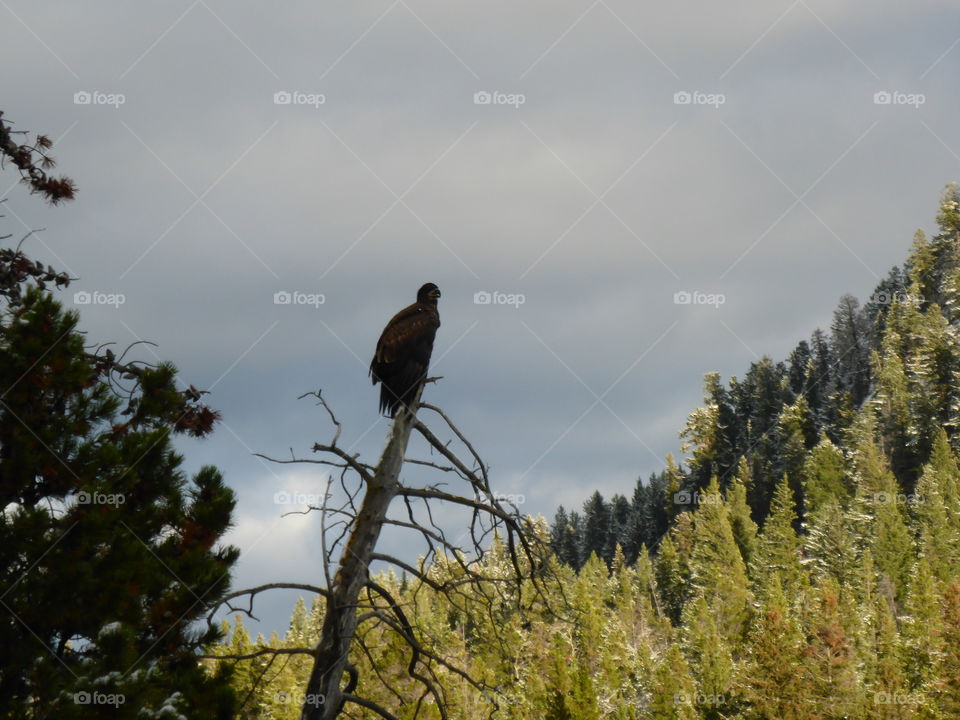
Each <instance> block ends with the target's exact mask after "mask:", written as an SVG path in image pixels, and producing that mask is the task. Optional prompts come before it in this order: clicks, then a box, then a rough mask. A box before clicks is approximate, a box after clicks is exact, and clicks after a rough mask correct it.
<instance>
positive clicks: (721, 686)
mask: <svg viewBox="0 0 960 720" xmlns="http://www.w3.org/2000/svg"><path fill="white" fill-rule="evenodd" d="M684 630H685V634H686V638H685V645H686V648H687V655H688V657H689V658H690V663H691V667H692V670H693V675H694V677H696V678H697V680H698V693H697V705H698V706H699V710H700V714H701V715H702V717H704V718H707V719H712V718H722V717H726V716H727V708H728V706H729V705H731V703H732V697H731V694H730V690H731V683H732V680H733V658H732V657H731V656H730V648H729V646H728V645H727V644H726V643H725V642H724V640H723V638H721V637H720V633H719V632H717V625H716V623H715V622H714V620H713V613H712V611H711V610H710V607H709V605H708V603H707V601H706V599H705V598H704V597H702V596H700V597H698V598H697V599H696V600H694V601H693V602H692V603H691V605H690V612H689V613H688V617H687V619H686V622H685V623H684Z"/></svg>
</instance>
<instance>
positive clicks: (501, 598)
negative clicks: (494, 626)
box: [218, 387, 559, 720]
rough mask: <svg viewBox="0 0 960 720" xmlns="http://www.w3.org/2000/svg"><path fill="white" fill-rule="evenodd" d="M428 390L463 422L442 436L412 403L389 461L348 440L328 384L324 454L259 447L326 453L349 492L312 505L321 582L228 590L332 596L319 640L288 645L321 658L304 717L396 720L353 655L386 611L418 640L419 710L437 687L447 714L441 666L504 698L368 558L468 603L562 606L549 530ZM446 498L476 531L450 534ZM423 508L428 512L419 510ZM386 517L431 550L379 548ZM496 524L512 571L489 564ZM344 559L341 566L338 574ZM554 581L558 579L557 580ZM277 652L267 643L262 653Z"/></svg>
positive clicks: (411, 640) (461, 604)
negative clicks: (397, 552)
mask: <svg viewBox="0 0 960 720" xmlns="http://www.w3.org/2000/svg"><path fill="white" fill-rule="evenodd" d="M421 392H422V387H421V389H420V391H418V393H417V395H416V398H415V400H414V404H413V406H414V407H417V408H418V409H422V410H425V411H427V412H428V413H430V414H431V415H432V416H434V417H435V418H437V419H439V421H440V422H441V423H442V425H443V427H444V428H445V429H444V431H443V434H447V433H449V434H452V437H451V438H450V439H449V440H448V441H443V440H441V439H440V438H439V437H438V436H437V435H436V434H435V433H434V432H433V431H432V430H430V429H429V428H428V427H427V425H426V424H424V423H423V422H421V421H420V420H419V418H418V417H417V415H416V414H415V413H413V412H410V411H408V410H401V412H399V413H398V414H397V416H396V418H395V419H394V420H393V424H392V426H391V429H390V435H389V438H388V441H387V445H386V448H385V449H384V450H383V453H382V455H381V457H380V460H379V462H378V463H377V465H376V466H371V465H368V464H366V463H363V462H362V461H361V460H359V458H358V455H356V454H350V453H349V452H347V451H346V450H344V449H343V448H341V447H340V446H339V445H338V444H337V443H338V441H339V438H340V432H341V429H342V428H341V425H340V423H339V421H338V420H337V418H336V416H335V415H334V413H333V411H332V410H331V409H330V407H329V406H328V405H327V403H326V401H325V399H324V398H323V397H322V396H321V394H320V393H319V392H317V393H308V395H310V396H312V397H315V398H316V399H317V401H318V403H319V405H321V406H322V407H323V408H324V410H325V411H326V413H327V415H328V417H329V419H330V421H331V422H332V424H333V426H334V434H333V438H332V440H331V441H330V442H329V443H327V444H320V443H318V444H316V445H314V447H313V451H314V452H315V453H317V454H319V455H321V456H322V457H321V458H296V457H291V459H287V460H281V459H276V458H271V457H268V456H265V455H261V456H260V457H263V458H264V459H267V460H270V461H272V462H278V463H315V464H320V465H325V466H328V467H332V468H336V469H337V470H338V471H339V486H340V490H341V491H342V493H340V494H341V495H342V496H343V497H345V500H342V501H339V503H334V502H333V500H332V498H333V493H332V492H330V491H329V488H328V492H327V493H326V494H325V496H324V502H323V503H322V504H321V505H320V506H319V507H314V508H311V510H312V511H319V513H320V522H321V525H322V527H321V537H322V538H323V548H322V551H323V571H324V584H323V586H322V587H320V586H317V587H313V586H303V585H300V586H297V585H291V584H283V583H276V584H271V585H267V586H261V587H258V588H251V589H248V590H241V591H238V592H235V593H232V594H231V595H229V596H227V598H226V599H225V601H224V602H225V603H226V605H227V607H228V608H229V609H230V610H239V611H241V612H246V613H247V614H252V613H251V610H252V606H253V598H254V596H255V595H256V594H257V593H260V592H263V591H265V590H269V589H273V588H279V587H285V588H290V587H300V588H303V589H306V588H308V587H309V588H310V589H311V590H312V591H313V592H316V593H318V594H320V595H322V596H323V597H324V599H325V608H326V612H325V614H324V619H323V625H322V628H321V632H320V640H319V642H318V644H317V646H316V647H314V648H300V649H295V650H291V649H289V648H287V649H286V650H284V653H285V654H287V655H289V654H290V653H291V652H301V653H303V654H309V655H311V656H312V657H313V668H312V671H311V673H310V677H309V680H308V681H307V685H306V688H305V692H304V696H303V706H302V712H301V718H302V720H333V718H336V717H338V716H340V714H341V712H343V711H344V707H345V706H346V705H348V704H354V705H357V706H360V707H363V708H367V709H368V710H371V711H372V712H374V713H376V714H377V715H379V716H380V717H383V718H387V719H388V720H396V718H395V716H394V715H393V714H392V713H391V712H390V711H389V710H388V709H387V708H384V707H382V706H381V705H379V704H378V703H376V702H374V701H373V700H371V699H370V698H367V697H362V696H361V695H360V694H358V693H357V692H356V690H357V685H358V679H359V678H358V670H357V668H356V667H355V666H354V665H353V664H352V663H351V654H357V655H363V654H366V655H367V656H368V657H370V651H369V649H368V648H367V647H366V646H365V645H364V635H363V633H362V632H358V629H359V628H361V627H362V626H365V625H366V624H368V623H378V624H380V625H381V626H382V627H384V628H387V629H389V630H390V631H391V632H393V633H396V635H397V636H399V637H400V638H401V639H402V640H403V642H404V643H405V645H406V647H407V648H408V649H409V652H410V660H409V664H408V666H407V675H408V677H409V678H411V679H413V680H415V681H416V683H417V684H418V685H419V687H420V688H421V690H420V693H419V696H418V697H412V698H405V701H407V702H410V703H415V705H416V708H417V712H419V709H420V707H421V706H425V705H424V704H425V701H426V700H427V699H428V698H429V699H430V700H431V701H432V704H431V706H432V707H435V708H437V710H438V711H439V713H440V715H441V717H442V718H446V717H447V711H446V705H447V703H446V700H445V689H444V687H443V684H442V682H440V681H439V679H438V673H437V669H438V668H443V669H444V670H445V671H446V672H448V673H450V674H452V675H455V676H457V677H459V678H460V679H461V680H463V681H464V682H466V683H468V684H470V685H471V686H473V687H474V688H475V689H476V690H477V691H478V692H479V693H482V694H483V695H484V697H485V699H486V700H487V701H488V702H489V703H490V713H491V715H492V713H493V712H495V711H496V709H497V708H498V707H499V704H498V702H497V698H498V691H497V689H496V688H492V687H488V686H487V685H486V684H485V683H484V682H482V681H481V680H480V679H478V678H474V677H472V676H471V675H470V674H469V672H467V670H466V669H464V668H461V667H458V666H457V665H456V664H454V663H453V662H452V661H451V660H450V659H448V658H445V657H443V655H442V654H441V653H439V652H437V651H436V650H435V649H434V648H433V647H432V643H431V641H430V640H431V639H430V637H429V634H428V633H425V632H424V631H423V629H422V628H421V627H419V625H418V619H417V618H416V616H415V615H414V614H411V613H408V612H407V611H406V610H405V609H404V607H403V605H402V603H401V602H400V601H399V600H398V598H396V597H394V596H393V594H392V593H391V592H390V590H389V589H387V588H385V587H383V586H382V585H381V584H378V583H377V582H376V581H375V580H374V579H373V578H372V577H371V575H370V572H369V567H370V565H371V563H373V562H377V561H379V562H384V563H388V564H390V565H393V566H394V567H396V568H398V569H400V570H402V571H403V572H405V573H406V574H408V575H410V576H412V577H413V578H414V579H415V581H416V582H418V583H419V584H420V585H421V586H424V587H427V588H429V589H430V590H432V591H434V592H436V593H437V594H438V595H439V596H442V597H443V598H444V600H445V601H446V602H448V603H450V605H451V606H452V607H453V608H456V609H458V610H460V611H463V612H466V613H469V612H471V611H472V612H476V611H477V610H476V608H477V599H478V598H480V603H479V607H481V608H482V612H485V613H489V614H490V615H491V617H492V616H493V615H494V614H495V613H496V612H499V611H500V610H501V609H503V608H504V607H508V606H512V607H514V608H516V610H517V611H518V612H520V613H526V612H528V611H529V610H530V609H531V608H533V607H534V606H535V607H537V608H538V611H543V612H548V613H551V614H559V613H555V610H554V608H553V607H552V606H551V599H550V598H551V596H552V595H551V594H549V593H548V592H547V583H548V582H549V581H550V577H551V575H550V572H549V568H550V567H551V565H550V563H549V551H548V549H547V547H546V540H545V538H544V537H542V536H541V535H539V534H537V533H535V532H533V525H532V523H531V521H530V520H529V519H528V518H524V517H523V516H521V515H520V513H519V511H518V510H517V508H516V506H515V505H513V504H512V503H508V502H505V501H504V500H502V499H501V498H500V497H498V496H497V495H496V494H495V493H494V492H493V491H492V489H491V486H490V480H489V477H488V471H487V467H486V465H485V464H484V463H483V461H482V459H481V457H480V455H479V454H478V453H477V451H476V450H475V448H474V447H473V446H472V445H471V443H470V442H469V441H468V440H467V438H466V437H465V436H464V435H463V433H461V432H460V430H459V429H457V427H456V426H455V425H454V424H453V422H452V421H451V419H450V418H449V417H448V416H447V415H446V414H445V413H444V412H443V411H442V410H441V409H440V408H438V407H435V406H433V405H428V404H421V403H420V394H421ZM303 397H306V396H303ZM413 431H416V432H417V433H418V434H419V435H420V436H421V437H422V438H423V439H424V440H425V441H426V442H427V444H428V446H429V448H430V451H431V453H432V454H435V455H434V457H433V458H432V459H422V458H407V457H406V452H407V445H408V441H409V439H410V435H411V433H412V432H413ZM452 446H453V447H459V448H461V450H459V452H461V453H462V454H464V455H465V456H466V457H468V458H469V459H467V460H464V459H462V458H461V457H460V456H459V455H458V454H457V451H455V450H454V449H452ZM437 456H438V457H437ZM405 463H409V464H412V465H416V466H420V467H427V468H431V469H432V470H434V471H438V472H442V473H445V474H450V475H453V476H456V477H457V478H458V479H457V481H456V483H457V485H458V486H459V489H447V488H446V487H445V485H444V484H441V483H437V484H431V485H427V486H425V487H410V486H407V485H404V484H403V483H402V482H401V480H400V471H401V469H402V468H403V467H404V464H405ZM437 503H443V504H446V505H452V506H456V507H459V508H462V509H464V511H465V512H466V513H467V514H469V517H470V520H469V522H468V527H467V532H465V533H464V536H467V537H469V540H466V541H463V542H461V541H460V540H459V539H451V538H450V537H448V534H447V533H446V532H445V530H444V528H443V527H442V526H441V525H440V524H438V523H437V522H436V521H435V519H434V518H435V515H434V513H435V511H436V510H435V509H434V508H433V504H437ZM396 506H401V507H402V517H392V516H391V515H390V514H389V512H390V510H391V509H392V508H395V507H396ZM418 511H419V512H420V513H421V514H422V515H424V516H425V517H426V518H427V519H426V520H423V519H421V518H420V517H418ZM387 526H395V527H399V528H404V529H407V530H409V531H411V532H414V533H416V534H418V535H419V536H420V538H421V539H422V540H423V541H424V542H425V543H426V548H427V551H426V553H424V555H423V556H422V558H421V560H420V562H419V563H417V564H414V563H411V562H408V561H405V560H403V559H401V558H398V557H395V556H394V555H391V554H389V553H385V552H382V551H381V550H380V549H378V547H377V543H378V540H379V538H380V534H381V530H382V529H383V528H384V527H387ZM495 536H496V537H498V538H500V541H501V543H502V546H503V547H504V549H505V554H506V556H507V557H508V558H509V566H510V572H509V577H502V576H498V577H497V576H494V574H492V573H490V572H488V571H487V570H485V568H484V565H483V560H484V557H485V554H486V553H487V552H489V547H490V544H491V542H492V540H493V538H494V537H495ZM461 537H462V536H461ZM435 561H443V562H447V563H452V564H453V565H454V567H456V570H457V574H456V577H453V578H444V577H441V578H438V577H437V576H436V575H432V574H431V573H430V571H429V565H430V563H432V562H435ZM333 568H335V572H333V573H332V578H331V570H332V569H333ZM551 585H552V586H553V587H556V585H555V584H553V583H551ZM244 596H245V597H246V598H247V604H246V607H243V606H237V605H235V604H234V601H235V600H236V599H238V598H240V597H244ZM553 596H555V595H553ZM470 603H472V604H470ZM468 605H469V607H468ZM270 653H271V650H270V649H269V648H267V649H264V650H261V651H258V653H257V654H260V655H263V654H270ZM218 658H219V659H221V660H223V659H229V658H230V656H229V655H226V656H225V655H219V656H218ZM233 659H240V658H233ZM274 659H276V658H274ZM378 680H379V681H380V682H381V683H383V684H385V685H387V687H388V689H389V690H390V691H391V693H392V694H393V695H394V696H396V697H398V698H399V697H400V693H399V692H398V690H396V689H395V688H393V687H390V686H389V681H387V680H386V679H384V678H383V677H378ZM415 716H416V715H415Z"/></svg>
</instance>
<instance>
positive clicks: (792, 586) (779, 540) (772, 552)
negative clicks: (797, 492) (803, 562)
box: [751, 476, 806, 600]
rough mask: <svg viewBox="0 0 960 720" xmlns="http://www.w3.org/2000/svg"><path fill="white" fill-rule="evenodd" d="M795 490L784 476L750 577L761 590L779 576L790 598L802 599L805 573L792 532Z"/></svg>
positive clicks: (796, 538) (794, 513)
mask: <svg viewBox="0 0 960 720" xmlns="http://www.w3.org/2000/svg"><path fill="white" fill-rule="evenodd" d="M794 507H795V506H794V500H793V490H792V489H791V488H790V483H789V482H788V480H787V477H786V476H784V477H783V479H782V480H781V481H780V484H779V485H777V489H776V491H774V495H773V502H772V504H771V506H770V515H769V516H768V517H767V524H766V525H764V527H763V532H761V533H760V537H759V539H758V541H757V549H756V552H755V554H754V560H753V565H752V567H751V576H752V578H753V581H754V585H755V587H757V589H758V590H759V589H760V588H762V587H764V586H765V585H767V584H768V578H769V576H770V575H771V574H773V573H776V574H777V575H778V576H779V578H780V582H781V583H782V585H783V590H784V592H785V593H786V594H787V596H788V597H791V598H796V599H798V600H800V599H801V598H802V597H803V594H804V592H805V586H806V582H805V579H806V577H805V573H804V572H803V569H802V568H801V566H800V539H799V538H798V537H797V533H796V532H795V531H794V529H793V523H794V521H795V520H796V517H797V515H796V512H795V510H794Z"/></svg>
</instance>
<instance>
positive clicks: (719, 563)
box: [690, 478, 750, 644]
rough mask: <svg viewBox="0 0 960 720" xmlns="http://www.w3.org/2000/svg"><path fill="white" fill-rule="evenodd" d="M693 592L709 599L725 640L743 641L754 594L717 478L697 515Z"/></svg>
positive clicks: (712, 482) (691, 570)
mask: <svg viewBox="0 0 960 720" xmlns="http://www.w3.org/2000/svg"><path fill="white" fill-rule="evenodd" d="M690 590H691V594H692V596H693V597H694V598H696V597H703V598H705V599H706V600H707V602H708V604H709V606H710V610H711V612H712V613H713V615H714V618H715V621H716V623H717V628H718V630H719V632H720V636H721V637H722V638H723V640H724V641H725V642H728V643H731V644H732V643H738V642H740V640H741V639H742V637H743V635H744V633H745V631H746V628H747V621H748V619H749V612H750V593H749V590H747V574H746V568H745V567H744V564H743V558H742V557H741V556H740V550H739V548H738V547H737V543H736V541H735V540H734V538H733V531H732V530H731V528H730V519H729V516H728V514H727V508H726V505H725V504H724V502H723V498H722V497H721V495H720V487H719V484H718V483H717V480H716V478H714V479H712V480H711V481H710V484H709V486H708V487H707V491H706V493H705V494H704V495H703V496H702V497H701V504H700V506H699V507H698V508H697V510H696V512H695V513H694V521H693V550H692V552H691V555H690Z"/></svg>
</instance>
